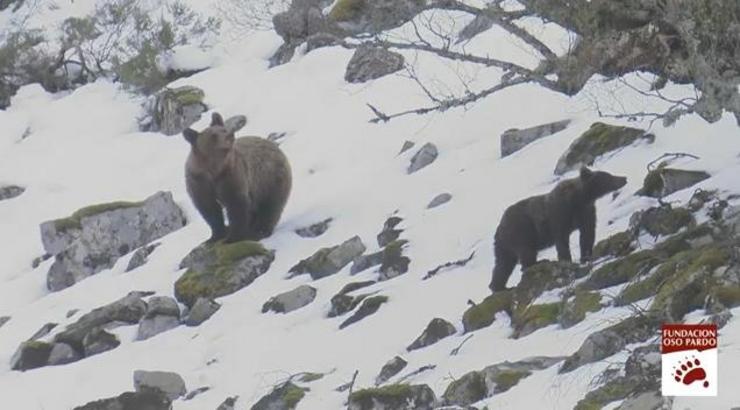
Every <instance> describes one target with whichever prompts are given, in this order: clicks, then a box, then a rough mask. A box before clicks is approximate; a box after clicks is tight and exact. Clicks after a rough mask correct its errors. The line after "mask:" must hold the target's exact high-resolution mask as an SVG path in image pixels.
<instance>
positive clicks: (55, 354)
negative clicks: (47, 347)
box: [46, 343, 82, 366]
mask: <svg viewBox="0 0 740 410" xmlns="http://www.w3.org/2000/svg"><path fill="white" fill-rule="evenodd" d="M80 359H82V355H80V354H79V353H78V352H77V351H76V350H74V349H73V348H72V346H70V345H68V344H66V343H54V345H53V347H52V348H51V353H50V354H49V360H48V362H47V364H46V365H47V366H59V365H63V364H67V363H72V362H76V361H78V360H80Z"/></svg>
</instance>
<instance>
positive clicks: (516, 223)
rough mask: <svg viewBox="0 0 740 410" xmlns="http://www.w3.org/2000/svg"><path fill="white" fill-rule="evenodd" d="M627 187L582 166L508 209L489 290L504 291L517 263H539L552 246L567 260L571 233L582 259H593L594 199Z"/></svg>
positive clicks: (497, 237)
mask: <svg viewBox="0 0 740 410" xmlns="http://www.w3.org/2000/svg"><path fill="white" fill-rule="evenodd" d="M625 184H627V178H625V177H620V176H616V175H612V174H609V173H607V172H601V171H591V170H589V169H588V168H585V167H584V168H581V172H580V176H578V177H576V178H572V179H567V180H565V181H562V182H560V183H559V184H557V185H556V186H555V188H554V189H553V190H552V191H551V192H550V193H548V194H544V195H536V196H532V197H529V198H526V199H523V200H521V201H519V202H517V203H515V204H514V205H511V206H510V207H508V208H507V209H506V211H504V215H503V216H502V217H501V223H500V224H499V225H498V228H497V229H496V235H495V236H494V245H493V250H494V254H495V256H496V262H495V266H494V268H493V275H492V276H493V277H492V279H491V284H490V285H489V287H490V288H491V290H492V291H494V292H496V291H499V290H504V289H506V282H507V281H508V280H509V276H511V272H512V271H513V270H514V267H515V266H516V264H517V262H519V263H521V265H522V269H526V268H527V267H529V266H531V265H534V264H535V263H536V262H537V251H539V250H542V249H546V248H548V247H550V246H552V245H553V244H554V245H555V247H556V248H557V251H558V260H560V261H570V260H571V257H570V234H571V233H572V232H573V231H575V230H578V231H579V233H580V244H581V261H582V262H586V261H588V260H590V258H591V252H592V250H593V246H594V238H595V236H596V205H595V202H596V200H597V199H599V198H601V197H602V196H604V195H606V194H608V193H610V192H613V191H616V190H618V189H620V188H622V187H623V186H624V185H625Z"/></svg>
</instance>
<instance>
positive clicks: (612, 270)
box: [580, 249, 662, 290]
mask: <svg viewBox="0 0 740 410" xmlns="http://www.w3.org/2000/svg"><path fill="white" fill-rule="evenodd" d="M661 261H662V255H661V253H660V252H659V251H656V250H655V249H646V250H643V251H639V252H635V253H633V254H630V255H628V256H625V257H624V258H621V259H617V260H615V261H613V262H610V263H607V264H606V265H603V266H601V267H600V268H598V269H597V270H596V271H594V273H592V274H591V276H590V277H589V278H588V279H587V280H586V281H585V282H584V283H583V284H582V285H581V286H580V288H581V289H586V290H596V289H604V288H608V287H611V286H614V285H619V284H621V283H625V282H627V281H629V280H631V279H632V278H633V277H635V276H637V275H640V274H642V273H645V272H647V271H649V270H650V269H652V268H653V267H655V266H656V265H658V264H659V263H660V262H661Z"/></svg>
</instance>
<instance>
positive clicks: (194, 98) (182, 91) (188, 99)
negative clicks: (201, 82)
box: [169, 86, 206, 106]
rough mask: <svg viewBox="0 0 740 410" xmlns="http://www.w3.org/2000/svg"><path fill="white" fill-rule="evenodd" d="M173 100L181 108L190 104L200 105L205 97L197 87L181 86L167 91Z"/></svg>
mask: <svg viewBox="0 0 740 410" xmlns="http://www.w3.org/2000/svg"><path fill="white" fill-rule="evenodd" d="M169 91H170V92H171V93H172V98H174V99H175V100H176V101H177V102H178V103H179V104H180V105H181V106H185V105H191V104H201V103H203V99H204V98H205V97H206V94H205V92H203V90H201V89H200V88H198V87H192V86H183V87H177V88H173V89H171V90H169Z"/></svg>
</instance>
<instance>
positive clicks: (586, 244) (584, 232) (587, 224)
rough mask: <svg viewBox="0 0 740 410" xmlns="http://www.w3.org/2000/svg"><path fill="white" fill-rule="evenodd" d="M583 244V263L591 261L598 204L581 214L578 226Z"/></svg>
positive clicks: (581, 243)
mask: <svg viewBox="0 0 740 410" xmlns="http://www.w3.org/2000/svg"><path fill="white" fill-rule="evenodd" d="M578 234H579V241H580V245H581V263H587V262H590V261H591V255H592V254H593V249H594V241H595V238H596V206H591V207H589V208H587V209H586V210H585V212H584V213H583V214H582V215H581V218H580V221H579V227H578Z"/></svg>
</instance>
